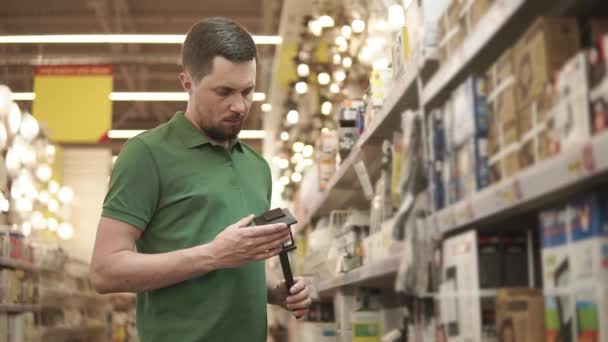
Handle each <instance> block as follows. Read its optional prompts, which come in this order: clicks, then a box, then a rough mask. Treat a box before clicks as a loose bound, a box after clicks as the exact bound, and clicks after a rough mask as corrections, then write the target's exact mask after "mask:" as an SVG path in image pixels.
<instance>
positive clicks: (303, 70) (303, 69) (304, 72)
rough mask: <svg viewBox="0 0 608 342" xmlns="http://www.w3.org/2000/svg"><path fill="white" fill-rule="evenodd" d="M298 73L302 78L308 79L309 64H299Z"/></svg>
mask: <svg viewBox="0 0 608 342" xmlns="http://www.w3.org/2000/svg"><path fill="white" fill-rule="evenodd" d="M296 71H297V73H298V76H300V77H308V75H310V68H309V67H308V64H304V63H301V64H298V67H297V69H296Z"/></svg>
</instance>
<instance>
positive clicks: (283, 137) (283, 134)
mask: <svg viewBox="0 0 608 342" xmlns="http://www.w3.org/2000/svg"><path fill="white" fill-rule="evenodd" d="M281 140H282V141H287V140H289V132H281Z"/></svg>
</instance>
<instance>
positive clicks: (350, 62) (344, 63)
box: [342, 57, 353, 68]
mask: <svg viewBox="0 0 608 342" xmlns="http://www.w3.org/2000/svg"><path fill="white" fill-rule="evenodd" d="M352 65H353V59H352V58H350V57H344V59H342V66H343V67H345V68H350V67H351V66H352Z"/></svg>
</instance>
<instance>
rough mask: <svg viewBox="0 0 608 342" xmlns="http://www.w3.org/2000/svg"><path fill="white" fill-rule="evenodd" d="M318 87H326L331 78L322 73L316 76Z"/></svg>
mask: <svg viewBox="0 0 608 342" xmlns="http://www.w3.org/2000/svg"><path fill="white" fill-rule="evenodd" d="M317 80H318V81H319V84H320V85H328V84H329V82H331V76H329V74H328V73H326V72H322V73H320V74H319V75H318V76H317Z"/></svg>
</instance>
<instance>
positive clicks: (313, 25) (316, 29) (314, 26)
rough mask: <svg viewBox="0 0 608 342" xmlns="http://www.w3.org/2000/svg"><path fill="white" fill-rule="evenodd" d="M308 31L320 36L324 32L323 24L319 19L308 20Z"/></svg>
mask: <svg viewBox="0 0 608 342" xmlns="http://www.w3.org/2000/svg"><path fill="white" fill-rule="evenodd" d="M308 31H309V32H310V33H312V34H313V35H314V36H316V37H319V36H320V35H321V33H322V32H323V26H322V25H321V23H320V22H319V21H318V20H311V21H309V22H308Z"/></svg>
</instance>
